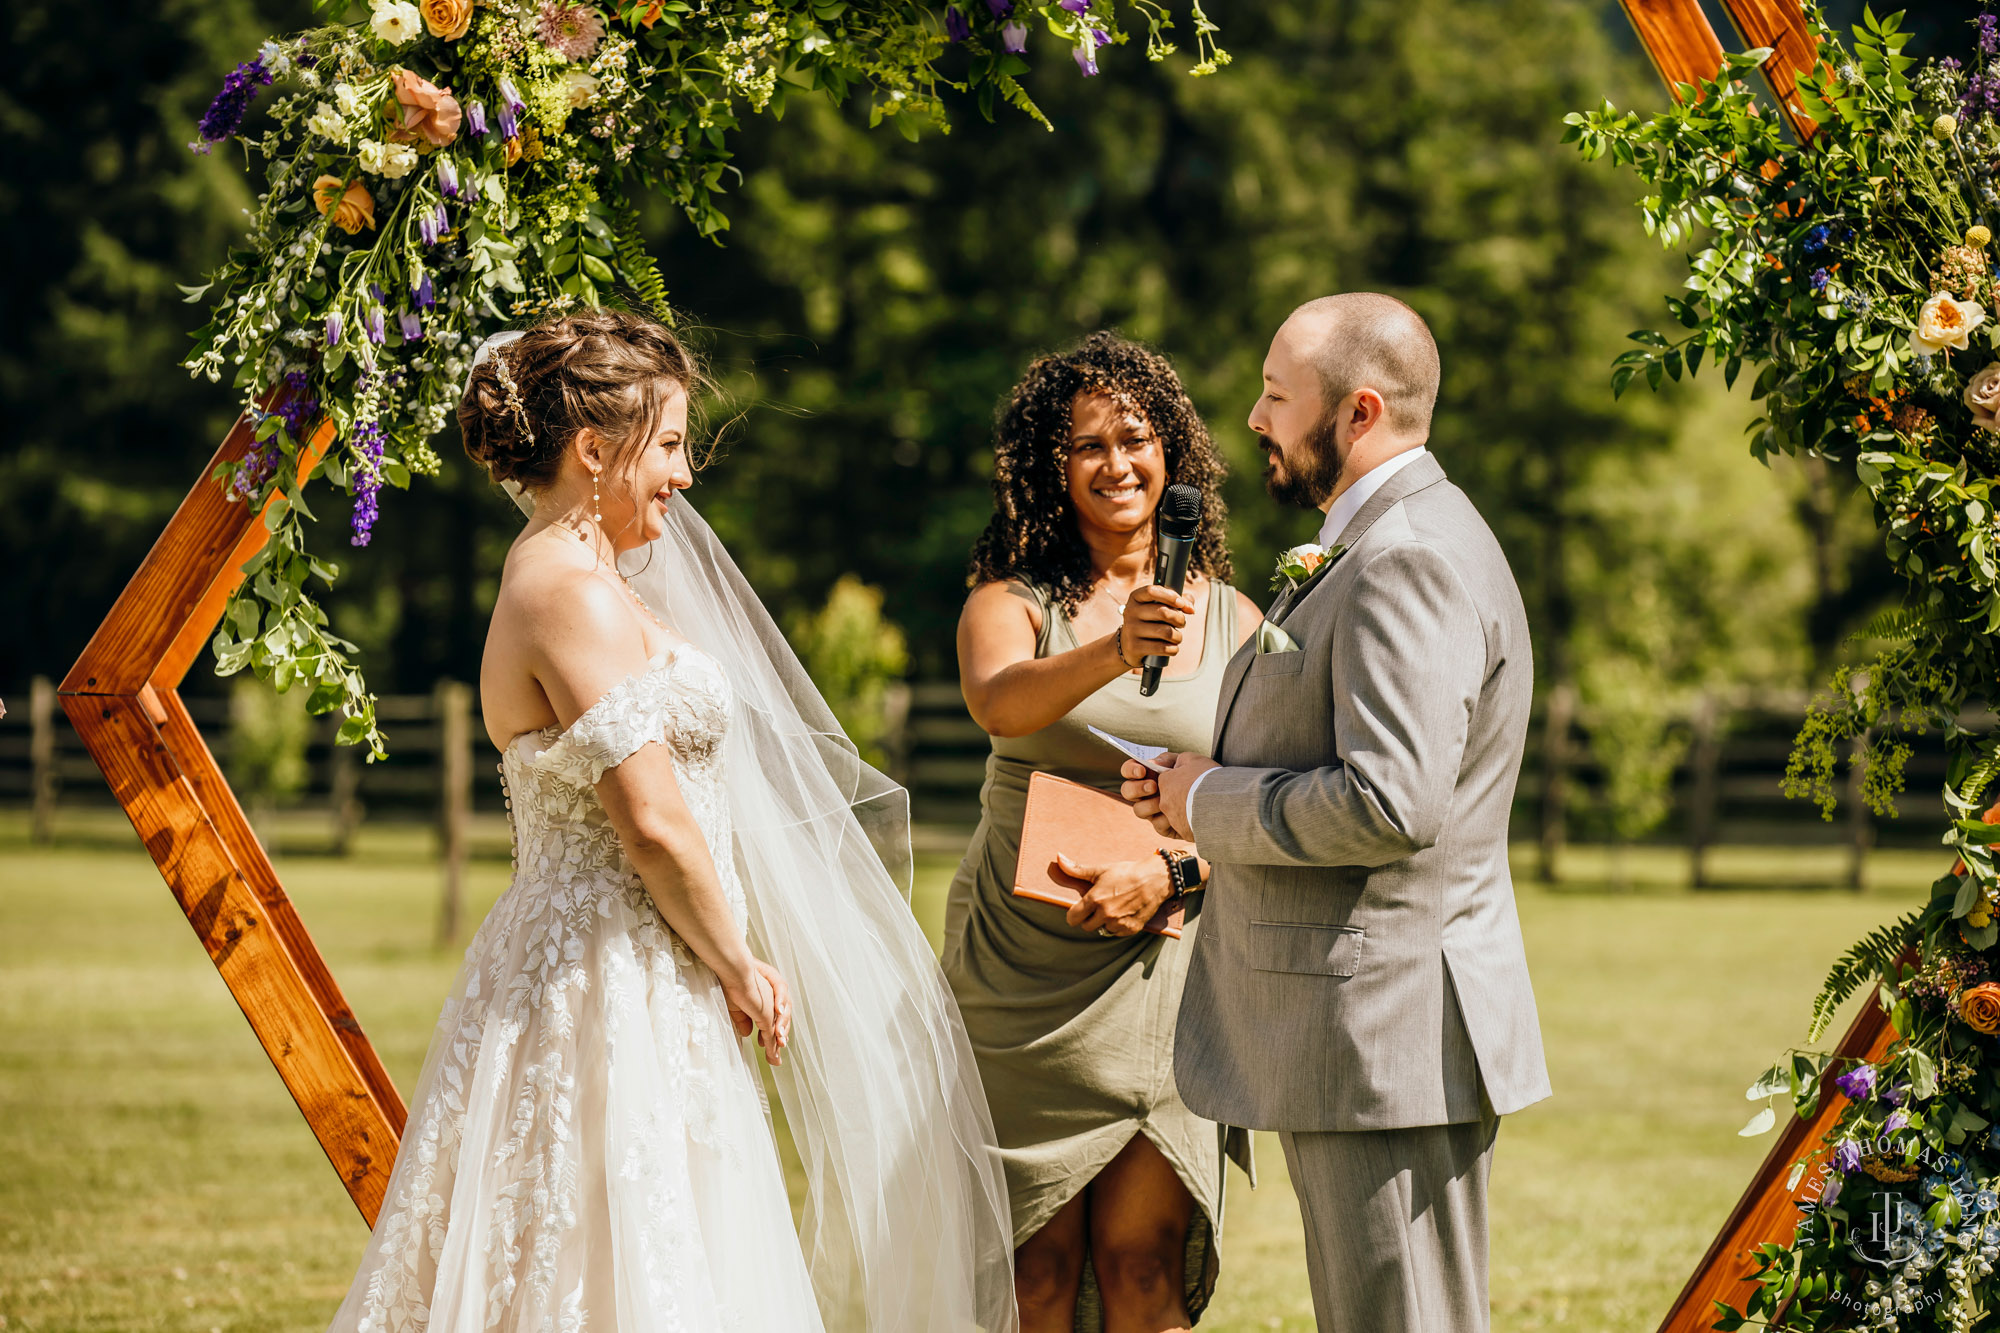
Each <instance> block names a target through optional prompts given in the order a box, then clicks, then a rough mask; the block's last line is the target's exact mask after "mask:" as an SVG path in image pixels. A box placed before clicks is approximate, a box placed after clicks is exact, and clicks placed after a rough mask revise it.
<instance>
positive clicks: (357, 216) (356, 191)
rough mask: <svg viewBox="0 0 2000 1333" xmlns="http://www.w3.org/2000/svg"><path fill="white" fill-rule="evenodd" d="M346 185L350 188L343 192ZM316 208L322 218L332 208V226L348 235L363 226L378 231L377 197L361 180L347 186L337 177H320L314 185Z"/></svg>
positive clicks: (314, 205)
mask: <svg viewBox="0 0 2000 1333" xmlns="http://www.w3.org/2000/svg"><path fill="white" fill-rule="evenodd" d="M343 185H347V188H346V190H344V191H343V190H342V189H341V188H340V187H341V186H343ZM313 207H315V208H317V209H318V210H319V215H320V216H321V217H325V216H326V213H327V210H328V209H332V210H333V225H334V226H336V227H338V228H340V229H341V230H342V231H344V232H346V233H347V234H348V235H349V236H352V235H353V234H354V233H355V232H357V231H360V230H361V229H362V228H363V227H367V228H368V229H369V230H370V231H373V230H374V229H375V197H374V196H373V195H371V194H369V193H368V189H367V187H366V186H364V185H362V183H361V182H360V181H355V182H354V183H353V184H351V185H348V183H347V182H346V181H343V180H342V179H341V178H340V177H338V176H321V177H320V178H319V179H318V180H316V181H314V182H313Z"/></svg>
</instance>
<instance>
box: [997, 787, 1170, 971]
mask: <svg viewBox="0 0 2000 1333" xmlns="http://www.w3.org/2000/svg"><path fill="white" fill-rule="evenodd" d="M1162 847H1166V848H1171V849H1174V850H1177V851H1183V852H1191V851H1193V850H1194V844H1193V843H1191V842H1182V841H1181V840H1180V839H1179V838H1169V837H1166V836H1164V835H1163V834H1160V833H1158V832H1156V831H1155V830H1154V828H1153V826H1152V825H1151V824H1149V823H1147V822H1146V821H1145V820H1143V819H1141V818H1139V816H1137V815H1135V814H1133V813H1132V807H1131V806H1129V805H1127V804H1126V803H1125V802H1124V801H1123V800H1121V799H1119V797H1118V796H1117V795H1116V794H1115V793H1113V792H1108V791H1099V790H1098V789H1097V788H1095V787H1086V786H1084V785H1083V784H1082V783H1081V782H1071V781H1070V780H1069V779H1068V778H1059V777H1057V776H1055V775H1054V774H1053V773H1037V774H1035V775H1034V776H1033V777H1031V778H1029V779H1028V813H1027V816H1026V818H1025V819H1023V820H1022V822H1021V859H1020V862H1019V863H1018V864H1017V865H1016V867H1015V870H1014V892H1015V894H1016V895H1018V896H1019V897H1022V898H1033V899H1034V900H1036V901H1037V902H1044V903H1053V904H1054V905H1055V906H1057V907H1062V908H1069V907H1074V906H1075V905H1076V903H1077V902H1078V900H1080V899H1081V898H1082V897H1083V895H1084V891H1085V890H1087V889H1088V888H1089V887H1090V881H1088V880H1082V879H1077V878H1076V877H1075V876H1073V875H1067V874H1064V873H1063V869H1062V867H1061V866H1059V865H1057V864H1056V854H1057V853H1058V852H1060V853H1062V854H1063V855H1065V856H1067V857H1069V859H1070V860H1072V861H1081V862H1083V863H1084V864H1085V865H1103V864H1104V863H1105V862H1107V861H1144V860H1147V859H1148V858H1152V859H1156V860H1157V859H1158V857H1159V854H1160V848H1162ZM1184 917H1185V911H1184V907H1183V904H1182V903H1181V902H1179V901H1178V900H1175V901H1172V902H1171V903H1170V905H1169V906H1167V907H1165V908H1163V909H1162V910H1161V911H1160V913H1159V915H1157V916H1155V917H1154V918H1153V919H1152V920H1151V921H1148V922H1147V923H1146V929H1147V930H1149V931H1151V932H1152V933H1153V934H1155V935H1165V936H1167V937H1168V938H1170V939H1176V940H1177V939H1179V938H1180V937H1181V926H1182V924H1183V919H1184Z"/></svg>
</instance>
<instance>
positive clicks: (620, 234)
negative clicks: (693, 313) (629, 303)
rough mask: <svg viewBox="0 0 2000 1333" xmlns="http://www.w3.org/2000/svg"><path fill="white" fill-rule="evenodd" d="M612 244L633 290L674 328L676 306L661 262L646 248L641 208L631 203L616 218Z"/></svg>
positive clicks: (663, 321)
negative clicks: (641, 223) (671, 302)
mask: <svg viewBox="0 0 2000 1333" xmlns="http://www.w3.org/2000/svg"><path fill="white" fill-rule="evenodd" d="M611 248H612V249H613V250H614V251H615V252H616V253H617V255H618V271H619V272H620V273H622V274H624V275H625V281H626V282H628V283H630V284H631V286H632V294H633V295H634V296H636V297H637V298H638V299H639V300H640V302H641V303H643V304H644V305H645V307H646V309H647V310H648V311H649V312H650V313H651V314H652V316H653V318H655V319H657V320H659V321H660V322H661V323H662V324H665V325H667V326H668V327H670V328H671V327H672V326H673V323H674V309H673V306H672V305H670V304H668V302H667V284H666V281H665V279H663V278H661V277H660V266H659V265H658V264H657V263H655V262H654V261H653V256H652V255H651V254H650V253H649V252H648V251H647V249H646V241H645V238H644V237H642V236H640V234H639V211H638V210H637V209H636V208H633V207H632V206H631V205H630V204H627V205H626V206H625V207H624V208H621V209H619V210H618V211H617V213H616V214H615V215H614V216H613V218H612V231H611Z"/></svg>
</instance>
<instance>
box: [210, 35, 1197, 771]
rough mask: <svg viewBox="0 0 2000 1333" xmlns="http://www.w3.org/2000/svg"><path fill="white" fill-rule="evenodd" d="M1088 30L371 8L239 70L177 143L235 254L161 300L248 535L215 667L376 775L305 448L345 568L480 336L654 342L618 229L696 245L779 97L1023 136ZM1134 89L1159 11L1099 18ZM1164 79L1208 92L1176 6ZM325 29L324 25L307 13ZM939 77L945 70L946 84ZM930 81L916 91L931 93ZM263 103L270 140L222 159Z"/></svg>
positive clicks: (418, 465) (444, 405)
mask: <svg viewBox="0 0 2000 1333" xmlns="http://www.w3.org/2000/svg"><path fill="white" fill-rule="evenodd" d="M1115 3H1116V0H957V2H956V3H951V4H946V5H943V6H940V7H931V6H928V5H926V4H922V3H918V2H917V0H754V2H746V0H607V2H606V3H602V4H598V3H588V2H587V0H419V2H418V3H415V4H412V3H408V0H374V3H373V5H372V7H371V8H370V9H369V10H368V12H367V16H366V17H365V18H363V19H360V20H359V21H355V22H330V23H329V24H328V25H327V26H324V27H320V28H317V29H314V30H312V31H309V32H306V33H303V34H299V35H296V36H293V37H289V38H286V39H284V40H273V41H270V42H267V43H265V44H264V46H263V47H262V48H261V49H260V50H259V51H258V53H257V54H256V56H255V57H254V58H253V59H251V60H248V61H246V62H244V63H243V64H241V65H239V66H237V67H236V69H235V70H234V71H233V72H232V73H231V74H229V75H228V76H227V78H225V79H224V81H223V85H222V89H221V91H220V93H218V94H217V96H216V98H215V100H214V103H213V104H212V105H211V106H210V107H209V109H208V112H207V114H206V115H205V116H203V118H202V120H201V123H200V125H199V128H198V136H199V137H198V138H197V139H196V140H195V141H194V142H193V143H192V144H191V145H190V147H191V148H193V149H194V150H195V151H196V152H209V151H211V150H212V148H213V147H214V146H215V145H217V144H221V143H224V142H227V141H231V140H234V141H235V142H237V143H239V144H241V145H242V147H243V148H244V149H245V150H246V154H247V156H248V158H249V160H250V162H251V164H252V167H253V169H255V168H259V167H261V171H262V185H261V187H260V190H259V193H258V194H257V198H256V206H255V208H254V209H252V210H249V212H250V226H249V234H248V236H247V237H246V239H245V241H244V243H243V245H242V246H241V247H240V248H238V249H236V250H234V251H232V252H231V253H230V255H229V257H228V260H227V262H226V263H224V264H223V266H222V267H221V269H220V270H219V271H218V272H217V273H216V274H215V275H214V276H213V278H212V279H211V281H210V282H208V283H207V284H205V285H203V286H201V287H196V288H183V289H182V290H183V291H185V292H186V293H187V296H188V299H189V300H190V301H203V300H206V301H208V302H209V303H210V305H211V310H212V318H211V319H210V321H209V323H208V325H207V326H206V327H205V328H203V329H202V330H201V331H200V332H199V333H198V334H197V335H196V343H195V347H194V349H193V351H192V352H191V353H190V355H189V356H188V358H187V361H186V363H185V364H186V365H187V367H188V368H189V369H190V370H192V371H193V372H194V373H195V374H198V375H206V376H207V377H208V378H209V379H211V380H217V381H219V380H221V378H222V377H223V376H224V375H230V376H231V377H233V382H234V384H235V386H236V387H237V388H238V389H239V390H240V391H241V393H242V395H243V400H244V404H245V407H244V410H245V412H246V414H247V415H248V416H249V417H250V418H251V420H253V421H254V422H255V423H256V440H257V443H256V446H255V448H254V449H253V450H252V451H251V452H250V453H249V455H248V456H247V457H245V458H244V459H243V460H242V461H241V462H240V463H237V464H234V465H227V466H225V467H224V468H222V469H220V470H219V472H220V474H221V475H219V476H218V478H217V480H218V481H219V482H220V483H221V484H223V485H225V486H227V487H229V488H230V489H231V491H232V493H233V494H235V495H236V496H238V497H240V498H241V499H243V500H244V501H245V502H246V503H249V504H252V505H256V506H264V505H266V504H268V506H269V507H268V508H267V509H266V510H265V523H266V526H267V528H268V529H269V530H270V533H271V540H270V541H269V542H268V543H267V544H266V546H265V547H264V549H263V551H262V552H261V553H260V554H259V555H258V556H257V557H256V558H255V559H254V560H253V561H252V562H251V563H250V564H249V565H248V566H246V570H245V572H246V575H247V577H246V578H245V581H244V583H243V585H242V588H241V589H240V590H239V591H238V593H237V594H236V595H235V597H234V598H233V599H232V601H231V603H230V605H229V607H228V610H227V611H226V613H225V615H224V617H223V622H222V627H221V629H220V630H219V631H218V632H217V634H216V636H215V640H214V644H213V647H214V652H215V657H216V665H217V669H218V671H219V672H221V673H222V674H224V675H228V674H231V673H234V672H237V671H240V670H242V669H244V668H245V667H248V668H250V669H252V670H253V671H255V672H256V673H257V674H258V675H260V676H263V677H266V678H269V679H271V680H272V681H273V682H274V683H275V685H276V687H277V688H278V689H279V690H281V691H282V690H286V689H290V688H292V687H293V686H295V685H297V686H303V687H304V688H306V689H308V690H309V691H310V706H311V708H312V710H313V711H314V712H318V713H326V712H331V711H334V710H339V711H340V712H341V713H342V714H343V720H342V724H341V727H340V739H341V741H342V742H344V743H349V744H353V743H361V744H365V745H367V746H368V747H369V751H370V757H371V758H376V757H379V756H381V755H382V754H383V753H384V751H383V741H382V736H381V733H380V731H379V729H378V728H377V726H376V719H375V699H374V696H373V695H372V694H371V693H370V692H369V691H368V688H367V684H366V682H365V680H364V679H363V677H362V674H361V672H360V670H359V669H358V668H357V667H356V666H355V664H354V662H353V660H352V654H353V652H354V647H353V645H352V644H350V643H348V642H346V641H345V640H343V639H341V638H339V637H338V636H336V635H335V634H334V633H333V632H332V631H331V629H330V627H329V623H328V620H327V617H326V615H325V613H324V612H323V611H322V610H321V609H320V607H319V606H318V604H317V602H316V601H315V599H314V596H313V586H314V585H315V584H320V585H325V584H330V583H331V582H332V581H333V579H334V577H335V576H336V574H337V572H338V569H337V566H336V565H334V564H333V563H332V562H330V561H327V560H324V559H322V558H320V557H318V556H315V555H313V554H311V553H310V552H309V551H308V550H307V543H306V535H305V534H306V529H305V526H304V522H303V520H305V519H309V518H310V517H311V511H310V509H309V508H308V506H307V503H306V499H305V496H304V494H303V489H304V478H302V477H301V476H300V475H299V473H300V469H299V468H298V466H297V465H296V464H297V462H298V458H299V453H300V450H301V448H302V446H303V445H304V443H305V442H306V441H307V440H308V439H310V438H312V437H313V436H314V435H315V434H316V433H318V432H320V431H322V430H330V431H331V433H332V435H333V443H332V445H331V448H330V449H329V450H328V452H327V453H326V455H325V458H324V461H323V462H321V463H320V465H319V469H318V470H319V472H320V473H321V474H323V475H324V476H325V477H327V478H328V479H329V480H330V481H331V482H332V483H333V484H335V485H337V486H340V487H342V488H344V489H345V490H346V491H347V492H349V493H350V494H351V495H352V496H353V497H354V507H353V533H352V541H353V542H354V543H355V544H356V545H365V544H366V543H367V542H368V540H369V536H370V534H371V533H372V531H373V530H374V527H375V525H376V523H377V522H378V521H379V520H380V514H381V494H382V490H383V488H384V486H385V485H386V486H389V487H405V486H407V485H409V483H410V479H411V477H412V476H413V475H417V474H428V473H431V472H434V471H435V470H436V469H437V466H438V458H437V455H436V453H435V452H433V450H432V448H431V445H430V439H431V437H432V436H433V435H435V434H436V433H437V432H438V430H439V429H440V428H441V427H442V426H443V425H444V422H445V419H446V417H447V416H448V415H449V414H450V412H451V411H452V410H453V407H454V405H455V403H456V401H457V398H458V393H459V388H460V385H461V383H462V382H463V379H464V376H465V373H466V370H467V368H468V366H469V363H470V359H471V356H472V353H473V351H474V350H475V349H476V348H477V346H478V344H479V342H480V341H481V339H483V338H484V337H485V336H486V335H487V334H489V333H491V332H493V331H495V330H498V329H501V328H505V327H509V326H512V325H517V324H520V323H524V322H527V321H532V320H535V319H537V318H540V317H543V316H546V315H548V314H551V313H555V312H560V311H562V310H565V309H570V308H574V307H578V306H590V305H596V304H599V303H602V302H604V301H606V300H613V299H615V300H620V301H623V302H626V303H628V304H634V305H637V306H639V307H642V308H646V309H649V310H650V311H651V312H653V313H654V314H655V315H657V316H658V317H659V318H661V319H663V320H668V321H671V318H672V314H671V311H670V309H669V308H668V304H667V292H666V285H665V282H664V281H663V279H662V277H661V275H660V273H659V271H658V269H657V267H656V266H655V265H654V263H653V261H652V259H651V258H650V257H649V256H648V254H647V252H646V249H645V246H644V244H643V243H642V241H641V239H640V235H639V228H638V220H637V212H636V209H635V207H634V200H635V199H637V198H638V197H639V196H640V195H641V194H642V193H651V194H656V195H660V196H663V197H665V198H668V199H671V200H672V201H673V202H674V203H675V204H677V205H678V206H679V207H680V208H682V209H683V210H684V211H685V212H686V214H687V216H688V217H689V219H690V220H691V221H692V222H693V223H694V225H695V227H696V228H697V229H698V230H699V231H700V233H701V234H703V235H704V236H710V237H719V235H720V233H721V232H722V231H723V230H724V229H725V228H726V227H727V226H728V221H727V219H726V218H725V216H724V215H723V213H722V211H721V209H720V207H719V205H718V200H717V196H718V195H721V194H723V193H725V192H726V189H727V185H728V183H729V181H730V179H731V177H732V176H734V175H736V174H738V173H737V171H736V168H735V167H734V166H733V165H732V164H731V162H730V154H729V150H728V135H729V131H731V130H732V129H734V128H736V126H737V124H738V119H739V117H740V116H741V115H742V114H743V113H744V112H745V111H749V112H761V111H767V110H769V111H777V110H781V109H782V108H783V105H784V102H785V100H786V99H787V98H788V97H792V96H798V95H804V94H818V95H823V96H826V97H829V98H831V99H833V100H834V101H836V102H839V101H844V100H845V99H847V98H849V97H865V98H866V99H867V101H868V107H869V116H870V122H871V124H878V125H879V124H881V123H883V122H888V123H890V124H893V125H894V126H895V127H896V128H897V129H898V130H900V131H901V132H902V133H903V134H904V135H905V136H906V137H908V138H911V139H915V138H917V137H918V135H919V133H920V131H921V130H922V129H923V128H925V127H929V128H934V129H937V130H940V131H948V130H949V128H950V125H949V120H948V117H947V114H946V105H945V100H944V95H945V93H946V92H947V91H956V92H960V93H964V94H967V95H969V96H970V97H971V98H972V99H973V100H974V101H975V103H976V105H977V106H978V107H979V109H980V111H981V113H982V114H985V115H987V116H989V117H990V116H991V115H992V114H993V111H994V103H995V101H996V100H998V101H1003V102H1005V103H1007V104H1009V105H1011V106H1013V107H1015V108H1017V109H1019V110H1021V111H1023V112H1025V113H1026V114H1027V115H1029V116H1031V117H1033V118H1035V119H1036V120H1038V121H1040V122H1041V123H1042V124H1043V125H1044V126H1047V124H1048V122H1047V120H1046V118H1044V117H1043V116H1042V115H1041V113H1040V111H1039V110H1038V109H1037V108H1036V107H1035V104H1034V103H1033V101H1032V100H1031V99H1030V98H1029V96H1028V94H1027V92H1026V90H1025V89H1023V88H1022V86H1021V84H1020V82H1019V81H1018V79H1019V76H1020V75H1021V74H1023V73H1025V72H1026V71H1027V70H1028V68H1029V66H1028V62H1027V60H1026V59H1025V56H1026V53H1027V50H1028V39H1029V36H1030V33H1031V28H1033V27H1037V26H1038V27H1040V28H1043V29H1045V30H1047V31H1048V32H1050V33H1052V34H1054V35H1055V36H1056V37H1057V38H1058V39H1060V40H1061V41H1062V42H1064V43H1066V44H1067V45H1068V46H1069V48H1070V49H1071V52H1072V54H1073V55H1074V58H1075V60H1076V64H1077V68H1078V71H1079V73H1080V74H1081V75H1083V76H1089V75H1094V74H1096V73H1097V72H1098V70H1099V65H1098V61H1099V59H1100V57H1101V55H1102V53H1103V51H1104V48H1106V47H1111V46H1115V45H1117V44H1120V43H1123V42H1126V41H1127V40H1129V39H1128V37H1127V36H1126V35H1125V34H1122V33H1121V32H1120V31H1119V29H1118V25H1117V22H1116V19H1115V17H1114V12H1113V11H1114V6H1115ZM1126 4H1127V5H1128V6H1129V7H1130V8H1131V9H1132V10H1133V11H1135V13H1136V15H1137V17H1138V19H1139V20H1140V23H1141V24H1142V25H1143V30H1144V32H1145V51H1146V55H1147V57H1148V58H1149V59H1152V60H1160V59H1163V58H1164V57H1166V56H1167V55H1169V54H1171V53H1172V52H1173V50H1174V47H1173V46H1172V45H1171V44H1170V43H1169V42H1168V41H1167V36H1166V35H1167V33H1168V32H1169V31H1170V30H1171V29H1172V27H1173V23H1172V20H1171V18H1170V17H1169V15H1168V14H1167V12H1166V11H1165V9H1164V8H1163V6H1162V5H1161V4H1160V3H1158V0H1126ZM1190 5H1191V10H1192V15H1191V19H1192V25H1193V28H1194V37H1195V44H1196V48H1197V50H1196V57H1197V58H1196V62H1195V63H1194V66H1193V69H1192V71H1191V72H1192V73H1195V74H1205V73H1210V72H1213V71H1214V70H1215V69H1216V67H1217V66H1218V65H1221V64H1225V63H1227V62H1228V59H1229V57H1228V55H1227V53H1225V52H1223V51H1221V50H1220V49H1218V48H1217V47H1216V46H1215V44H1214V34H1215V31H1216V30H1215V27H1214V25H1213V24H1211V23H1210V22H1209V21H1208V19H1207V17H1206V16H1205V15H1204V14H1203V12H1202V10H1201V6H1200V3H1199V0H1190ZM351 8H352V7H351V6H349V5H347V4H345V3H341V2H340V0H322V12H332V13H334V14H345V13H347V12H349V11H350V9H351ZM948 53H949V55H950V58H949V60H948V61H947V55H948ZM947 64H948V66H949V68H950V69H951V71H952V72H951V73H950V74H946V73H944V72H941V68H940V67H941V66H943V65H947ZM274 86H275V91H274V96H273V98H272V100H271V101H270V104H269V107H268V121H269V124H268V128H265V129H263V130H262V131H261V132H260V133H258V134H257V135H255V136H245V135H244V134H243V133H242V130H243V126H244V122H245V118H246V116H247V114H248V112H249V109H250V107H251V105H252V103H253V101H254V100H255V99H256V98H257V97H258V95H259V94H260V93H261V92H262V91H263V90H264V89H266V88H272V87H274Z"/></svg>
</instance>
